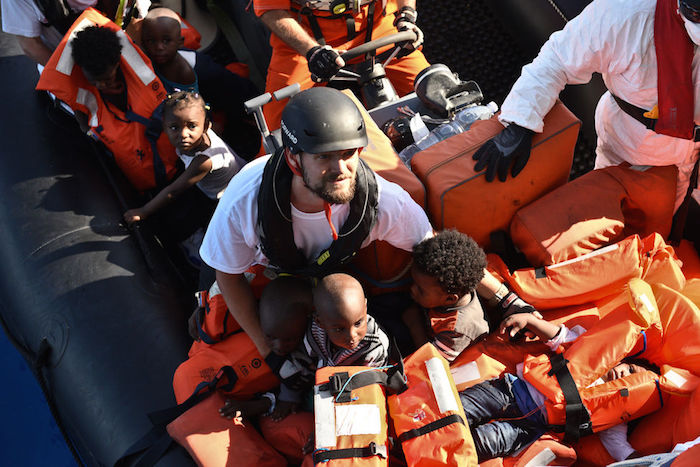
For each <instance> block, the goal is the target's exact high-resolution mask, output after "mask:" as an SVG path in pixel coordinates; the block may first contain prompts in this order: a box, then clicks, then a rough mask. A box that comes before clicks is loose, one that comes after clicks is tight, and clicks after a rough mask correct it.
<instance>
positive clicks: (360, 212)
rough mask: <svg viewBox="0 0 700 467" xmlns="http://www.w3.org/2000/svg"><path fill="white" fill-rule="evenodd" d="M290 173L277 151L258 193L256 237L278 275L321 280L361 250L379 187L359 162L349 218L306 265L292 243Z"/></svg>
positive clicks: (372, 221) (373, 216)
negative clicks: (335, 237)
mask: <svg viewBox="0 0 700 467" xmlns="http://www.w3.org/2000/svg"><path fill="white" fill-rule="evenodd" d="M292 178H293V175H292V171H291V169H290V168H289V166H287V164H286V162H285V158H284V151H283V150H278V151H277V152H276V153H275V154H274V155H273V156H272V157H270V160H269V161H268V162H267V164H266V165H265V170H264V171H263V176H262V182H261V184H260V189H259V191H258V233H259V236H260V244H261V247H262V250H263V253H264V254H265V256H267V258H268V259H269V260H270V264H272V265H275V266H276V267H278V268H279V269H280V270H281V271H283V272H286V273H290V274H294V275H298V276H307V277H320V276H324V275H326V274H328V273H329V272H333V271H334V270H336V269H337V268H338V267H339V266H341V265H342V264H345V263H347V262H348V261H349V260H350V259H351V258H352V257H353V256H354V255H355V254H356V253H357V251H358V250H359V249H360V246H362V243H363V242H364V241H365V239H366V238H367V237H368V236H369V233H370V231H371V230H372V227H373V226H374V224H375V222H376V220H377V209H378V200H379V197H378V187H377V180H376V178H375V176H374V172H373V171H372V169H370V168H369V166H367V164H366V163H365V162H364V161H363V160H362V159H360V160H359V163H358V165H357V173H356V183H355V196H354V197H353V198H352V200H351V201H350V214H349V216H348V218H347V220H346V221H345V223H344V224H343V226H342V227H341V229H340V232H338V239H337V240H334V241H333V242H332V243H331V246H330V247H328V248H327V249H326V250H324V251H323V252H322V253H321V254H320V255H319V256H318V257H317V258H316V259H315V260H314V261H313V262H311V263H309V262H308V261H307V260H306V258H305V257H304V254H303V253H302V252H301V251H300V250H299V248H297V246H296V245H295V243H294V232H293V230H292V215H291V204H290V193H291V186H292Z"/></svg>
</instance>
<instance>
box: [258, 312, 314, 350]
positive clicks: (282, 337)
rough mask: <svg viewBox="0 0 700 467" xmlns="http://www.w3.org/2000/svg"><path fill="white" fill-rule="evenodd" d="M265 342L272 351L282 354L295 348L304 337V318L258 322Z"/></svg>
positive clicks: (305, 323)
mask: <svg viewBox="0 0 700 467" xmlns="http://www.w3.org/2000/svg"><path fill="white" fill-rule="evenodd" d="M260 324H261V327H262V331H263V335H264V336H265V343H267V345H268V346H269V347H270V350H272V352H274V353H276V354H277V355H280V356H284V355H287V354H289V353H290V352H291V351H292V350H294V349H296V348H297V346H298V345H299V344H300V343H301V341H302V339H303V338H304V332H306V325H307V322H306V320H291V321H288V322H285V323H267V322H266V321H265V320H261V322H260Z"/></svg>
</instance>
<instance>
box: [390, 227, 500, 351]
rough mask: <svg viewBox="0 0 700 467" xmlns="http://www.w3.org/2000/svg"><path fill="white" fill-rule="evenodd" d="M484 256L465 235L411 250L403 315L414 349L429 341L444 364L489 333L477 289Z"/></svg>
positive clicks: (446, 234) (443, 235) (442, 235)
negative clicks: (408, 295) (408, 297)
mask: <svg viewBox="0 0 700 467" xmlns="http://www.w3.org/2000/svg"><path fill="white" fill-rule="evenodd" d="M485 267H486V255H485V254H484V251H483V250H482V249H481V248H480V247H479V245H477V244H476V242H475V241H474V240H472V239H471V238H470V237H469V236H467V235H465V234H463V233H461V232H458V231H456V230H445V231H442V232H439V233H438V234H436V235H435V236H434V237H432V238H428V239H425V240H423V241H422V242H420V243H419V244H417V245H416V246H415V247H414V248H413V265H412V266H411V277H412V278H413V285H412V286H411V297H412V298H413V300H414V302H415V305H414V306H411V307H409V308H408V309H407V310H406V311H405V312H404V315H403V319H404V323H405V324H406V325H407V326H408V328H409V331H410V333H411V337H412V339H413V343H414V344H415V346H416V348H418V347H420V346H422V345H423V344H425V343H426V342H430V343H432V344H433V345H435V347H436V348H437V349H438V351H439V352H440V354H441V355H442V356H443V357H445V358H446V359H447V360H448V361H450V362H451V361H452V360H454V359H455V358H456V357H457V356H458V355H459V354H460V353H461V352H462V351H463V350H464V349H466V348H467V347H468V346H469V345H471V344H472V343H474V342H475V341H477V340H479V339H481V338H483V337H484V336H486V334H488V332H489V326H488V323H487V321H486V316H485V314H484V310H483V309H482V307H481V304H480V303H479V299H478V298H477V295H476V290H475V289H476V286H477V284H478V283H479V282H480V281H481V279H482V278H483V277H484V268H485Z"/></svg>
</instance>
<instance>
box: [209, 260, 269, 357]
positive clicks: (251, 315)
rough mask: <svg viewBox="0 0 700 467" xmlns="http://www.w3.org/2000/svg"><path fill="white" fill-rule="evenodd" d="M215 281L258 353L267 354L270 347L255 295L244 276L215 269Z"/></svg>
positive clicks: (230, 310) (231, 311)
mask: <svg viewBox="0 0 700 467" xmlns="http://www.w3.org/2000/svg"><path fill="white" fill-rule="evenodd" d="M216 281H217V283H218V284H219V288H220V289H221V293H222V295H223V296H224V301H225V302H226V306H227V307H228V309H229V312H230V313H231V315H232V316H233V317H234V319H235V320H236V322H238V324H239V325H240V326H241V329H243V331H245V333H246V334H247V335H248V337H250V339H251V340H252V341H253V343H254V344H255V346H256V347H257V348H258V352H260V355H262V356H263V357H265V356H267V355H268V354H269V353H270V348H269V347H268V346H267V344H266V343H265V338H264V336H263V332H262V329H261V328H260V317H259V316H258V307H257V303H256V301H255V296H254V295H253V291H252V290H251V288H250V285H249V284H248V281H247V280H246V278H245V276H244V275H243V274H227V273H225V272H221V271H218V270H217V271H216Z"/></svg>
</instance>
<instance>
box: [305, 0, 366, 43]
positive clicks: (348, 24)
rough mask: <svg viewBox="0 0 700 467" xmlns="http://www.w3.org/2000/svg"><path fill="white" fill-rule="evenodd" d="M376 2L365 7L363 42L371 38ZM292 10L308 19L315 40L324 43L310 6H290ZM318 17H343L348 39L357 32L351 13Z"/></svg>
mask: <svg viewBox="0 0 700 467" xmlns="http://www.w3.org/2000/svg"><path fill="white" fill-rule="evenodd" d="M376 3H377V2H376V0H375V1H373V2H371V3H370V4H369V7H368V9H367V33H366V35H365V42H369V41H370V40H372V28H373V27H374V12H375V6H376ZM292 11H298V13H299V14H300V15H303V16H305V17H306V19H307V20H308V21H309V26H310V27H311V32H312V33H313V35H314V39H316V42H318V43H319V44H321V45H326V39H325V38H324V37H323V33H322V32H321V26H320V25H319V24H318V19H317V17H316V16H315V15H314V10H313V9H312V8H310V7H309V6H308V5H307V4H305V5H303V6H302V7H301V9H299V10H296V9H295V8H292ZM320 18H323V19H344V20H345V28H346V31H347V40H348V41H349V40H352V39H354V38H355V36H356V35H357V33H356V32H355V17H354V16H353V15H352V14H347V13H339V14H331V15H328V16H320Z"/></svg>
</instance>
